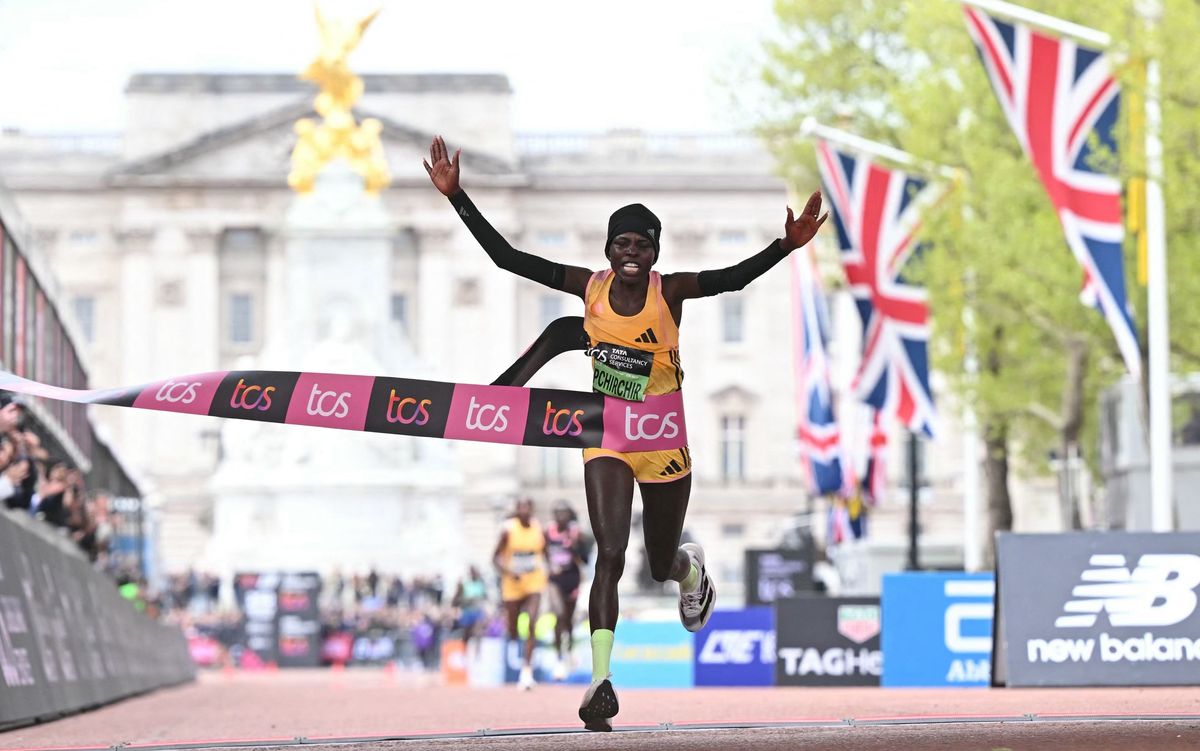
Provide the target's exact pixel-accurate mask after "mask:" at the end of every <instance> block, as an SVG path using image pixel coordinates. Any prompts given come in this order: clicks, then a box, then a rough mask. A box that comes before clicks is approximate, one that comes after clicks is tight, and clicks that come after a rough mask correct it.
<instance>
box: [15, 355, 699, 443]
mask: <svg viewBox="0 0 1200 751" xmlns="http://www.w3.org/2000/svg"><path fill="white" fill-rule="evenodd" d="M0 389H3V390H7V391H15V392H18V393H22V394H32V395H34V396H40V397H43V398H46V399H54V400H58V401H66V402H74V403H77V404H103V405H107V406H115V407H133V408H137V409H153V410H159V411H163V412H178V413H182V414H193V415H211V416H213V417H225V418H230V419H237V420H258V421H261V422H276V423H287V424H292V425H311V426H315V427H323V428H335V429H339V430H358V431H362V430H365V431H370V432H375V433H398V434H402V435H415V436H424V437H428V438H451V439H457V440H464V441H483V442H487V443H507V444H516V445H528V446H552V447H562V448H574V449H583V448H600V447H602V448H607V449H612V450H614V451H663V450H670V449H677V448H681V447H683V446H686V445H687V424H686V422H685V421H684V415H683V394H682V393H681V392H678V391H677V392H675V393H672V394H664V395H660V396H648V397H646V400H645V401H644V402H628V401H625V400H623V399H617V398H615V397H610V396H603V395H601V394H590V393H585V392H582V391H562V390H558V389H531V388H525V387H523V386H481V385H475V384H468V383H444V382H441V381H421V380H415V379H409V378H387V377H376V376H354V375H340V374H336V373H296V372H285V371H273V370H252V371H245V370H243V371H219V372H213V373H197V374H194V375H186V376H177V377H174V378H170V379H167V380H165V381H155V382H154V383H149V384H146V385H143V386H136V387H127V388H118V389H90V390H76V389H66V388H59V387H57V386H49V385H47V384H44V383H38V382H37V381H31V380H28V379H25V378H21V377H19V376H16V375H14V374H12V373H8V372H5V371H0Z"/></svg>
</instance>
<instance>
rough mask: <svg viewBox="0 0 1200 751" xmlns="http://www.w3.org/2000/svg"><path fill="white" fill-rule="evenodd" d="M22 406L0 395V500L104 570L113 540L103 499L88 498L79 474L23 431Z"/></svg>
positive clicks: (30, 432) (25, 428) (34, 435)
mask: <svg viewBox="0 0 1200 751" xmlns="http://www.w3.org/2000/svg"><path fill="white" fill-rule="evenodd" d="M27 423H28V421H27V419H26V410H25V407H24V403H23V402H22V401H21V400H20V398H19V397H16V396H14V395H13V394H10V393H0V499H3V504H4V507H5V508H9V509H14V510H17V511H23V512H26V513H28V514H30V515H32V516H34V517H36V518H38V519H41V520H42V521H44V522H46V523H47V524H49V525H50V526H52V527H54V528H56V529H57V530H59V532H60V533H61V534H62V535H64V536H66V537H69V538H71V539H72V540H73V541H74V542H75V543H76V544H77V545H78V546H79V547H80V549H81V550H83V552H84V554H85V555H87V556H88V558H89V559H90V560H91V561H92V562H93V563H97V564H99V565H100V566H101V567H106V564H107V557H108V555H107V554H108V549H109V543H110V541H111V539H112V536H113V525H112V523H111V521H110V514H109V509H108V499H107V497H106V496H104V495H103V494H94V495H93V494H90V493H89V492H88V489H87V487H86V485H85V484H84V479H83V473H82V472H81V471H80V470H79V469H77V468H75V467H73V466H72V465H71V463H70V462H68V461H67V460H65V459H62V458H59V457H54V456H51V455H50V452H49V451H47V450H46V448H45V447H44V446H43V445H42V440H41V438H40V437H39V436H38V434H37V433H35V432H34V431H33V430H31V429H29V426H28V424H27Z"/></svg>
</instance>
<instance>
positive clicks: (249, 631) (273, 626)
mask: <svg viewBox="0 0 1200 751" xmlns="http://www.w3.org/2000/svg"><path fill="white" fill-rule="evenodd" d="M279 578H280V577H279V574H259V573H240V574H235V575H234V577H233V591H234V594H235V596H236V598H237V603H238V609H239V610H240V611H241V612H242V632H243V640H242V650H241V654H240V655H239V662H240V663H242V664H243V666H245V665H246V664H252V665H255V666H258V665H259V664H260V663H261V664H262V665H267V664H269V663H276V664H278V661H279Z"/></svg>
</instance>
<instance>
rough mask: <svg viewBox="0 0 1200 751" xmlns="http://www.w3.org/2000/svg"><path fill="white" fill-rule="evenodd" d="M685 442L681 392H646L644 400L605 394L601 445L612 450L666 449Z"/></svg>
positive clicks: (685, 428) (685, 434)
mask: <svg viewBox="0 0 1200 751" xmlns="http://www.w3.org/2000/svg"><path fill="white" fill-rule="evenodd" d="M686 445H687V424H686V423H685V422H684V419H683V392H680V391H676V392H673V393H670V394H662V395H658V396H647V397H646V401H644V402H627V401H625V400H623V399H617V398H614V397H605V398H604V436H603V439H602V441H601V443H600V447H601V448H606V449H612V450H613V451H667V450H670V449H676V448H679V447H680V446H686Z"/></svg>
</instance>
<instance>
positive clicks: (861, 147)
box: [800, 116, 962, 180]
mask: <svg viewBox="0 0 1200 751" xmlns="http://www.w3.org/2000/svg"><path fill="white" fill-rule="evenodd" d="M800 135H801V136H816V137H817V138H821V139H824V140H826V141H833V142H834V143H839V144H841V145H843V146H845V147H847V148H849V149H852V150H854V151H858V152H861V153H864V154H870V155H872V156H877V157H881V158H883V159H887V160H890V161H892V162H895V163H896V164H903V165H905V166H906V167H915V168H917V169H920V170H922V171H925V172H936V173H937V174H939V175H941V176H942V177H945V178H947V179H950V180H955V179H957V178H959V177H960V176H961V174H962V173H961V172H960V171H959V170H955V169H952V168H950V167H944V166H942V165H940V164H933V163H932V162H926V161H924V160H922V159H918V158H917V157H915V156H913V155H912V154H910V153H908V152H907V151H901V150H900V149H897V148H894V147H892V146H888V145H887V144H883V143H878V142H876V141H872V140H870V139H867V138H863V137H862V136H856V135H854V134H853V133H847V132H846V131H844V130H838V129H837V128H831V127H829V126H828V125H821V124H820V123H818V122H817V120H816V118H814V117H811V116H810V117H806V118H804V122H802V123H800Z"/></svg>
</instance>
